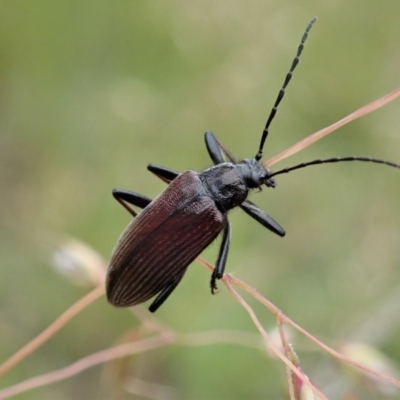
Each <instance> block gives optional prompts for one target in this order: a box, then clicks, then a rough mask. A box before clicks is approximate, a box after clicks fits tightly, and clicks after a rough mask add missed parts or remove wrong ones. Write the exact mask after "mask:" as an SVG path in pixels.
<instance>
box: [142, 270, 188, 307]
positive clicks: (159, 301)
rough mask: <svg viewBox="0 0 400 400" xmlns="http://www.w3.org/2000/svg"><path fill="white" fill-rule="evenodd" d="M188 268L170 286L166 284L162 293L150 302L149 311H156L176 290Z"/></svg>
mask: <svg viewBox="0 0 400 400" xmlns="http://www.w3.org/2000/svg"><path fill="white" fill-rule="evenodd" d="M185 272H186V270H184V271H183V272H182V273H181V274H180V275H178V276H177V277H176V278H175V279H174V280H173V281H172V282H171V283H170V284H169V285H168V286H166V287H165V288H164V289H163V290H162V291H161V292H160V294H159V295H158V296H157V297H156V298H155V300H154V301H153V302H152V303H151V304H150V307H149V311H150V312H152V313H153V312H156V311H157V310H158V308H159V307H160V306H161V305H162V304H163V303H164V301H165V300H167V298H168V296H169V295H170V294H171V293H172V292H173V291H174V290H175V288H176V287H177V286H178V283H179V282H180V281H181V279H182V277H183V275H184V274H185Z"/></svg>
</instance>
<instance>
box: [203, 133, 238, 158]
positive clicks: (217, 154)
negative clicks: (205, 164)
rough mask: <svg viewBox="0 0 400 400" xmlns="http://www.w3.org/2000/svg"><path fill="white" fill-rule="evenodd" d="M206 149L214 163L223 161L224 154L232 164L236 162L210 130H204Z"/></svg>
mask: <svg viewBox="0 0 400 400" xmlns="http://www.w3.org/2000/svg"><path fill="white" fill-rule="evenodd" d="M204 138H205V141H206V146H207V151H208V154H209V155H210V157H211V160H212V161H213V163H214V164H221V163H223V162H225V159H224V154H225V155H226V157H228V159H229V161H230V162H232V163H233V164H236V163H237V160H236V158H235V157H234V156H233V154H232V153H231V152H230V151H229V150H228V149H227V148H226V147H225V146H224V145H223V144H222V143H221V142H220V141H219V140H218V139H217V138H216V136H215V135H214V134H213V133H212V132H206V133H205V135H204Z"/></svg>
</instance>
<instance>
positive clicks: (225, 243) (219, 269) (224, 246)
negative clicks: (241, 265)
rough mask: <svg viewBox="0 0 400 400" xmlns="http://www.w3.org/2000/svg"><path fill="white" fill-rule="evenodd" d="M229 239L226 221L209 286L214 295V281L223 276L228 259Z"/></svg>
mask: <svg viewBox="0 0 400 400" xmlns="http://www.w3.org/2000/svg"><path fill="white" fill-rule="evenodd" d="M230 239H231V227H230V224H229V221H228V220H227V221H226V225H225V227H224V232H223V234H222V243H221V247H220V249H219V254H218V260H217V264H216V266H215V268H214V271H213V273H212V275H211V282H210V286H211V293H212V294H214V293H215V290H218V288H217V283H216V280H217V279H221V278H222V277H223V276H224V271H225V264H226V259H227V258H228V252H229V243H230Z"/></svg>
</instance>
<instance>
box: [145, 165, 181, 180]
mask: <svg viewBox="0 0 400 400" xmlns="http://www.w3.org/2000/svg"><path fill="white" fill-rule="evenodd" d="M147 169H148V170H149V171H150V172H152V173H153V174H154V175H157V176H158V177H159V178H160V179H162V180H163V181H164V182H166V183H170V182H171V181H173V180H174V179H175V178H176V177H177V176H178V175H180V174H179V172H178V171H175V170H173V169H170V168H166V167H162V166H161V165H157V164H148V165H147Z"/></svg>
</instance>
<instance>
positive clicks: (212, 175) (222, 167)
mask: <svg viewBox="0 0 400 400" xmlns="http://www.w3.org/2000/svg"><path fill="white" fill-rule="evenodd" d="M200 179H201V180H202V181H203V182H204V184H205V186H206V187H207V189H208V191H209V192H210V194H211V195H212V198H213V199H214V201H215V203H216V204H217V206H218V207H219V208H220V209H222V210H223V211H228V210H230V209H232V208H234V207H237V206H238V205H240V204H242V203H243V202H244V201H245V200H246V197H247V194H248V192H249V187H248V185H247V184H246V182H245V181H244V179H243V177H242V175H241V173H240V171H239V170H238V168H237V164H232V163H228V162H226V163H221V164H217V165H214V166H213V167H211V168H208V169H206V170H205V171H203V172H201V173H200Z"/></svg>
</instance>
